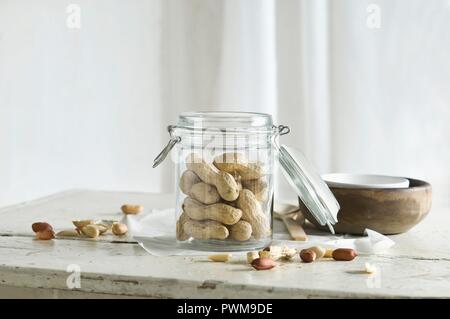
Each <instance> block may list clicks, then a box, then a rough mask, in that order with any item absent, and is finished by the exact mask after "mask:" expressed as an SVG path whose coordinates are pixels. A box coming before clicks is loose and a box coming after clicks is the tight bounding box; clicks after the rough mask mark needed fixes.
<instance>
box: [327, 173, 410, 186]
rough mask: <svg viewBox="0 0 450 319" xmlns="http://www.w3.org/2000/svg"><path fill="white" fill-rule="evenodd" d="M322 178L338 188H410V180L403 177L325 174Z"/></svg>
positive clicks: (329, 184)
mask: <svg viewBox="0 0 450 319" xmlns="http://www.w3.org/2000/svg"><path fill="white" fill-rule="evenodd" d="M322 179H323V180H324V181H325V182H327V184H328V186H330V187H337V188H408V187H409V180H408V179H406V178H403V177H395V176H384V175H370V174H345V173H334V174H324V175H322Z"/></svg>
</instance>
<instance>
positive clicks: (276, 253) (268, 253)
mask: <svg viewBox="0 0 450 319" xmlns="http://www.w3.org/2000/svg"><path fill="white" fill-rule="evenodd" d="M282 250H283V249H282V247H280V246H268V247H266V248H264V250H262V251H260V252H259V257H267V258H271V259H273V260H278V259H280V258H281V257H283V255H282Z"/></svg>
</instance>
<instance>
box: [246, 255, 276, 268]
mask: <svg viewBox="0 0 450 319" xmlns="http://www.w3.org/2000/svg"><path fill="white" fill-rule="evenodd" d="M251 265H252V267H253V268H255V269H256V270H269V269H272V268H273V267H275V266H276V265H277V263H276V262H275V261H274V260H273V259H270V258H267V257H262V258H256V259H255V260H253V261H252V263H251Z"/></svg>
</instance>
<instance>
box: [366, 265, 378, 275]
mask: <svg viewBox="0 0 450 319" xmlns="http://www.w3.org/2000/svg"><path fill="white" fill-rule="evenodd" d="M364 268H365V269H364V270H365V271H366V273H368V274H374V273H376V272H377V267H375V266H374V265H372V264H369V263H365V265H364Z"/></svg>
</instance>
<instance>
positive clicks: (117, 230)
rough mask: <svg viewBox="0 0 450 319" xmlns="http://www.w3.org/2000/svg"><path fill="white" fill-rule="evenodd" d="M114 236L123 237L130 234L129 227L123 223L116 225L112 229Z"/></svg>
mask: <svg viewBox="0 0 450 319" xmlns="http://www.w3.org/2000/svg"><path fill="white" fill-rule="evenodd" d="M111 230H112V232H113V234H114V235H117V236H121V235H125V234H126V233H127V232H128V227H127V225H125V224H122V223H114V224H113V225H112V228H111Z"/></svg>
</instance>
